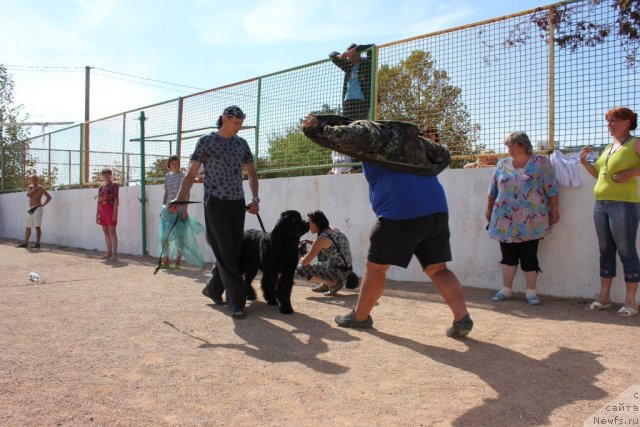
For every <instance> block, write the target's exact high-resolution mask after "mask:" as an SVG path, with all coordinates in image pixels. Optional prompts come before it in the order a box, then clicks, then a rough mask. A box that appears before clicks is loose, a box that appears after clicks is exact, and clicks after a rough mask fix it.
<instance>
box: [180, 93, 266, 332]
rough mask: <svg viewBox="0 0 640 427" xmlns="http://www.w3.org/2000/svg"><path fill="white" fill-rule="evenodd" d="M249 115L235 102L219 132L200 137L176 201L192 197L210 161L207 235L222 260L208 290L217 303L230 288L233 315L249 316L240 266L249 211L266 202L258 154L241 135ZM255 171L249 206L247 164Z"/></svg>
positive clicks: (250, 171) (206, 191)
mask: <svg viewBox="0 0 640 427" xmlns="http://www.w3.org/2000/svg"><path fill="white" fill-rule="evenodd" d="M244 118H245V114H244V113H243V112H242V110H241V109H240V108H239V107H237V106H235V105H232V106H230V107H227V108H225V110H224V112H223V113H222V115H221V116H220V117H219V118H218V122H217V124H216V126H217V128H218V131H217V132H212V133H210V134H209V135H206V136H203V137H202V138H200V139H199V140H198V143H197V144H196V148H195V150H194V151H193V154H192V155H191V166H190V168H189V172H187V175H186V176H185V177H184V178H183V179H182V184H181V185H180V190H179V191H178V196H177V197H176V199H175V201H184V200H188V198H189V191H190V190H191V187H192V185H193V182H194V181H195V179H196V176H197V175H198V171H199V170H200V165H201V164H203V165H204V170H205V181H204V206H205V224H206V229H207V240H208V241H209V244H210V245H211V249H212V250H213V254H214V255H215V258H216V262H215V264H214V267H213V270H212V271H211V272H212V276H211V278H210V279H209V281H208V282H207V285H206V286H205V287H204V289H203V290H202V293H203V294H204V295H205V296H207V297H209V298H211V299H212V300H213V301H214V302H215V303H216V304H224V302H223V300H222V293H223V292H224V291H226V294H227V303H228V304H229V308H230V309H231V317H233V318H234V319H242V318H244V317H245V312H244V309H245V305H246V302H247V289H246V286H245V284H244V282H243V280H242V275H241V274H240V270H239V268H238V260H239V257H240V249H241V243H242V235H243V233H244V216H245V211H246V209H247V208H248V210H249V213H252V214H257V213H258V211H259V209H260V207H259V203H260V198H259V197H258V175H257V173H256V169H255V166H254V164H253V154H251V150H250V149H249V144H247V141H245V140H244V139H243V138H240V137H239V136H237V134H238V131H240V129H241V128H242V124H243V122H244ZM243 166H244V168H245V169H246V171H247V174H248V176H249V188H250V189H251V194H252V199H251V203H249V205H248V206H247V205H245V200H244V190H243V188H242V168H243Z"/></svg>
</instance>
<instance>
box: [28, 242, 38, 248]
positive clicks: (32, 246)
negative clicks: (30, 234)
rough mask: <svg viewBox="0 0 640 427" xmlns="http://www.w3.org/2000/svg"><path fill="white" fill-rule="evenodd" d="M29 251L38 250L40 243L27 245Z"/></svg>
mask: <svg viewBox="0 0 640 427" xmlns="http://www.w3.org/2000/svg"><path fill="white" fill-rule="evenodd" d="M29 248H30V249H40V243H32V244H30V245H29Z"/></svg>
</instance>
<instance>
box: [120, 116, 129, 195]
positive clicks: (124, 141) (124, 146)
mask: <svg viewBox="0 0 640 427" xmlns="http://www.w3.org/2000/svg"><path fill="white" fill-rule="evenodd" d="M126 149H127V113H122V160H121V163H120V164H121V165H122V183H123V184H124V185H128V182H127V181H126V179H125V178H126V176H127V175H126V174H125V172H124V152H125V151H126Z"/></svg>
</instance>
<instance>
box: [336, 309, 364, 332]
mask: <svg viewBox="0 0 640 427" xmlns="http://www.w3.org/2000/svg"><path fill="white" fill-rule="evenodd" d="M336 323H337V324H338V326H342V327H343V328H365V329H368V328H371V327H373V319H372V318H371V316H368V317H367V319H366V320H356V311H355V310H351V312H349V314H347V315H345V316H336Z"/></svg>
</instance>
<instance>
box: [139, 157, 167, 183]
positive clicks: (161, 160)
mask: <svg viewBox="0 0 640 427" xmlns="http://www.w3.org/2000/svg"><path fill="white" fill-rule="evenodd" d="M168 159H169V157H158V158H157V159H156V160H155V161H154V162H153V164H152V165H151V166H149V167H147V170H146V172H145V177H146V178H147V179H148V178H164V176H165V175H166V174H167V172H169V168H168V167H167V160H168ZM155 181H156V180H154V182H155Z"/></svg>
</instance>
